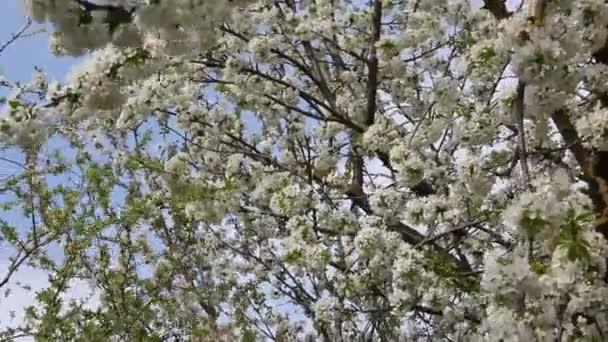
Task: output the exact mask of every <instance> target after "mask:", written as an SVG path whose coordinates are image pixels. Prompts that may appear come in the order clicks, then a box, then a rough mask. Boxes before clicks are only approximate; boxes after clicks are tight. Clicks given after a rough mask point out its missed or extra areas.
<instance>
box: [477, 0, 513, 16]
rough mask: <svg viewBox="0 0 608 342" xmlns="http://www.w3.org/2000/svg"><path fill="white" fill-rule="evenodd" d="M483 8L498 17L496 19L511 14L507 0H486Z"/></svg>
mask: <svg viewBox="0 0 608 342" xmlns="http://www.w3.org/2000/svg"><path fill="white" fill-rule="evenodd" d="M483 8H485V9H487V10H488V11H490V13H492V15H494V17H496V19H499V20H500V19H505V18H508V17H510V16H511V12H509V11H508V10H507V5H506V1H505V0H484V1H483Z"/></svg>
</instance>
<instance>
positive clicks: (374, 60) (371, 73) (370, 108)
mask: <svg viewBox="0 0 608 342" xmlns="http://www.w3.org/2000/svg"><path fill="white" fill-rule="evenodd" d="M381 29H382V1H381V0H374V14H373V17H372V41H371V44H370V49H369V57H368V59H367V69H368V75H367V89H366V97H367V108H366V110H367V113H366V115H365V125H367V126H370V125H373V124H374V120H375V119H374V116H375V113H376V96H377V92H378V56H377V53H376V43H377V42H378V40H380V31H381Z"/></svg>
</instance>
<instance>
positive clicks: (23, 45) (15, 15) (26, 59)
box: [0, 0, 76, 81]
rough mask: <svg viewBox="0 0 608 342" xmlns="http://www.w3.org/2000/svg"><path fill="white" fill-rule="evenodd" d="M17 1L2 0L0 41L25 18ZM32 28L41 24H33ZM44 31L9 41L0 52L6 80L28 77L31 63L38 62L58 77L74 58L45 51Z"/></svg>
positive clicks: (0, 64)
mask: <svg viewBox="0 0 608 342" xmlns="http://www.w3.org/2000/svg"><path fill="white" fill-rule="evenodd" d="M20 3H21V1H17V0H5V1H3V3H2V5H0V13H1V14H2V15H0V18H1V20H0V42H2V43H4V42H5V41H7V40H8V39H9V38H10V37H11V34H12V33H13V32H17V31H18V30H19V29H20V28H21V27H22V26H23V25H24V24H25V23H26V18H25V17H24V15H23V10H22V9H21V6H20ZM32 27H33V28H34V29H39V28H44V27H45V26H44V25H39V24H34V25H33V26H32ZM48 39H49V36H48V33H41V34H37V35H34V36H31V37H28V38H25V39H20V40H17V41H16V42H14V43H13V44H11V45H10V46H9V47H8V48H7V49H6V50H4V52H3V53H2V54H1V55H0V73H2V74H4V75H5V76H6V77H7V78H8V79H10V80H20V81H24V80H29V78H30V77H31V75H32V70H33V67H34V66H41V67H44V69H45V70H46V71H47V72H48V74H49V75H50V76H52V77H53V78H56V79H62V78H63V75H65V73H66V72H67V71H68V70H69V68H70V66H71V65H73V64H74V63H75V62H76V60H75V59H74V58H71V57H57V56H53V55H51V54H50V53H49V50H48V46H49V44H48Z"/></svg>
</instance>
